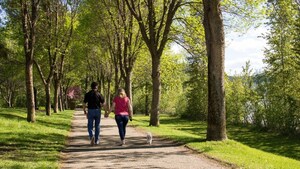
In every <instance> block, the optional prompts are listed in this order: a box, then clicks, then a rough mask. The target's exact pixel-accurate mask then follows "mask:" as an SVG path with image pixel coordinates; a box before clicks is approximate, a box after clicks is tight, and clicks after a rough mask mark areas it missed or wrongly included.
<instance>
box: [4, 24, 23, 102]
mask: <svg viewBox="0 0 300 169" xmlns="http://www.w3.org/2000/svg"><path fill="white" fill-rule="evenodd" d="M16 31H17V30H16V28H14V27H11V26H10V25H8V26H7V27H5V28H1V29H0V97H1V99H3V100H4V102H5V105H4V106H5V107H13V106H15V103H16V98H17V97H18V95H19V93H21V92H23V89H24V85H23V84H25V82H24V83H23V81H24V80H25V78H24V75H23V74H24V69H23V65H22V62H23V59H22V52H23V51H22V47H21V46H20V45H19V42H18V39H15V36H16V35H15V34H16ZM1 106H2V105H1Z"/></svg>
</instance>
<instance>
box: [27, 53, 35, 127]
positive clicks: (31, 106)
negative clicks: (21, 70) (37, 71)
mask: <svg viewBox="0 0 300 169" xmlns="http://www.w3.org/2000/svg"><path fill="white" fill-rule="evenodd" d="M26 54H28V53H26ZM25 74H26V99H27V121H28V122H35V103H34V90H33V62H32V60H31V61H28V59H26V70H25Z"/></svg>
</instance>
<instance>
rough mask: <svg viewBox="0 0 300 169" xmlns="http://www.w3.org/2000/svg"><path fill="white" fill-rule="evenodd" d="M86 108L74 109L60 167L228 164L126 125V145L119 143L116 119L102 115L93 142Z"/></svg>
mask: <svg viewBox="0 0 300 169" xmlns="http://www.w3.org/2000/svg"><path fill="white" fill-rule="evenodd" d="M86 124H87V120H86V118H85V115H84V114H83V111H75V114H74V118H73V122H72V130H71V133H70V134H69V142H68V145H67V148H66V149H65V150H64V151H63V152H62V154H61V156H62V161H61V168H63V169H80V168H89V169H94V168H97V169H98V168H101V169H121V168H125V169H126V168H127V169H143V168H145V169H153V168H154V169H169V168H172V169H217V168H227V167H226V166H222V165H221V164H218V162H216V161H214V160H211V159H207V158H206V157H204V156H203V155H199V154H196V153H194V152H192V151H191V150H189V149H187V148H185V147H183V146H180V145H178V144H177V145H176V143H173V142H171V141H169V140H166V139H162V138H157V137H155V136H154V137H153V143H152V145H147V144H146V134H145V132H141V131H138V130H136V129H135V128H133V127H130V122H129V126H128V127H127V131H126V145H125V146H118V144H119V135H118V130H117V126H116V123H115V121H114V119H111V118H102V119H101V129H100V139H101V140H100V144H99V145H94V146H91V145H90V143H89V139H88V133H87V127H86Z"/></svg>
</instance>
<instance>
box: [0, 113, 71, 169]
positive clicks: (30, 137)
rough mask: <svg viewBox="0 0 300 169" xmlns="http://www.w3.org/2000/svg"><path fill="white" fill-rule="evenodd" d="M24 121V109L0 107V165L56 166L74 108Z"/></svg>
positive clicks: (1, 166) (4, 166) (41, 114)
mask: <svg viewBox="0 0 300 169" xmlns="http://www.w3.org/2000/svg"><path fill="white" fill-rule="evenodd" d="M45 114H46V113H44V112H37V113H36V122H35V123H28V122H27V121H26V117H27V114H26V110H25V109H4V108H0V125H1V127H0V168H14V169H15V168H16V169H17V168H22V169H23V168H58V167H59V154H60V151H61V150H62V149H63V148H64V146H65V142H66V136H67V134H68V132H69V130H70V127H71V119H72V115H73V111H64V112H60V113H53V114H52V116H46V115H45Z"/></svg>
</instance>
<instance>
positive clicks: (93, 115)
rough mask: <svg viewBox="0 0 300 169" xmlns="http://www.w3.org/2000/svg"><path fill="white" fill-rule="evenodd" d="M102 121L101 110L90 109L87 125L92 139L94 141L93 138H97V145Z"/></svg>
mask: <svg viewBox="0 0 300 169" xmlns="http://www.w3.org/2000/svg"><path fill="white" fill-rule="evenodd" d="M100 119H101V111H100V109H88V125H87V127H88V132H89V136H90V139H92V137H93V136H94V137H95V143H96V142H97V141H98V140H99V134H100ZM94 122H95V123H94ZM94 124H95V134H93V126H94Z"/></svg>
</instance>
